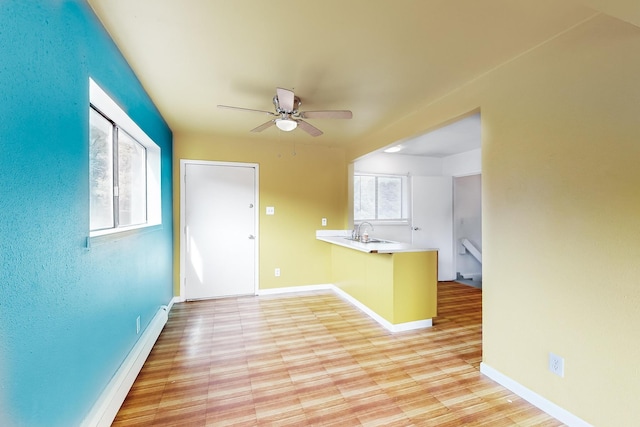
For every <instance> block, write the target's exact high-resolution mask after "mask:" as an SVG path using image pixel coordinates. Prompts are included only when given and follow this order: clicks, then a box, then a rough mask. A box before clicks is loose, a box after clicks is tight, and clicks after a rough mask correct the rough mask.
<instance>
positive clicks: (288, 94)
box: [276, 87, 295, 112]
mask: <svg viewBox="0 0 640 427" xmlns="http://www.w3.org/2000/svg"><path fill="white" fill-rule="evenodd" d="M276 94H277V95H278V104H279V105H280V108H281V109H283V110H284V111H289V112H290V111H293V104H294V100H295V95H294V94H293V92H292V91H290V90H289V89H283V88H281V87H279V88H277V89H276Z"/></svg>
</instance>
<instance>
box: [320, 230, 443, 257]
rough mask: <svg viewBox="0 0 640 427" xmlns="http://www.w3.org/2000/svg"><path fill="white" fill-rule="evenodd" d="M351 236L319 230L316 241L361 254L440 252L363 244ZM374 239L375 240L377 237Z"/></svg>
mask: <svg viewBox="0 0 640 427" xmlns="http://www.w3.org/2000/svg"><path fill="white" fill-rule="evenodd" d="M350 236H351V231H350V230H318V231H317V232H316V239H318V240H321V241H323V242H327V243H332V244H334V245H338V246H342V247H345V248H349V249H354V250H356V251H360V252H368V253H379V254H393V253H398V252H428V251H437V250H438V249H437V248H423V247H419V246H414V245H412V244H409V243H400V242H385V243H373V242H369V243H362V242H358V241H355V240H350V239H348V237H350ZM373 238H375V236H374V237H373Z"/></svg>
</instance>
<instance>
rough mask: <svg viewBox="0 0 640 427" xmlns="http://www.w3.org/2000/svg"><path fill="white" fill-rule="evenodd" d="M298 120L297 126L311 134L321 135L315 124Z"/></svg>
mask: <svg viewBox="0 0 640 427" xmlns="http://www.w3.org/2000/svg"><path fill="white" fill-rule="evenodd" d="M296 121H297V122H298V127H299V128H300V129H302V130H303V131H305V132H306V133H308V134H309V135H311V136H320V135H322V131H321V130H320V129H318V128H317V127H315V126H312V125H310V124H309V123H307V122H305V121H304V120H296Z"/></svg>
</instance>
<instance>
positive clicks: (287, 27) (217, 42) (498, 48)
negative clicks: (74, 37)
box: [88, 0, 617, 156]
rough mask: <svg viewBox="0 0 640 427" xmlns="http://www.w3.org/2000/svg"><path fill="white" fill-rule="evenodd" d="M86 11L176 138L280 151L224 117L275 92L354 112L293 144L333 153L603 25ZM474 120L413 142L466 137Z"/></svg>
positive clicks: (142, 7)
mask: <svg viewBox="0 0 640 427" xmlns="http://www.w3.org/2000/svg"><path fill="white" fill-rule="evenodd" d="M88 1H89V4H90V5H91V6H92V8H93V9H94V10H95V11H96V14H97V15H98V17H99V18H100V20H101V21H102V22H103V24H104V25H105V27H106V28H107V30H108V31H109V33H110V34H111V36H112V37H113V39H114V40H115V42H116V44H117V45H118V47H119V48H120V50H121V51H122V52H123V54H124V55H125V57H126V58H127V61H128V62H129V63H130V65H131V67H132V68H133V70H134V71H135V72H136V74H137V75H138V77H139V79H140V81H141V82H142V84H143V85H144V87H145V88H146V90H147V92H148V93H149V95H150V96H151V98H152V99H153V101H154V102H155V104H156V105H157V107H158V109H159V110H160V112H161V113H162V115H163V116H164V118H165V119H166V120H167V123H168V124H169V126H170V127H171V128H172V130H173V131H174V133H176V134H181V133H194V132H202V133H206V134H208V135H213V136H219V137H229V138H243V139H247V140H255V141H260V140H264V139H273V140H277V139H279V138H281V136H282V135H281V133H282V132H281V131H279V130H277V128H275V127H271V128H269V129H267V130H265V131H264V132H262V133H250V132H249V130H251V129H253V128H254V127H256V126H258V125H260V124H261V123H264V122H265V121H266V120H268V119H269V117H268V116H266V115H261V114H256V113H247V112H239V111H232V110H223V109H219V108H216V105H217V104H225V105H234V106H239V107H245V108H252V109H259V110H272V109H273V105H272V103H271V100H272V98H273V95H274V94H275V88H276V87H278V86H280V87H284V88H288V89H292V90H294V91H295V93H296V95H298V96H299V97H300V98H301V99H302V108H301V110H323V109H350V110H352V111H353V115H354V117H353V119H352V120H326V119H325V120H321V119H316V120H311V119H310V120H308V121H309V122H310V123H312V124H313V125H315V126H317V127H319V128H320V129H322V130H323V131H324V132H325V133H324V135H322V136H319V137H317V138H312V137H310V136H308V135H306V134H305V133H303V132H302V131H301V130H296V131H294V132H293V134H295V138H298V140H299V141H300V142H302V143H314V144H322V145H328V146H338V147H346V146H348V145H349V144H351V143H354V142H356V141H359V140H363V139H366V138H367V136H368V135H371V134H373V133H375V132H378V131H380V130H381V129H383V128H384V127H385V126H387V125H388V124H389V123H391V122H394V121H397V120H399V119H400V118H402V117H404V116H406V115H408V114H410V113H411V112H413V111H415V110H417V109H418V108H420V106H424V105H426V104H429V103H431V102H433V101H435V100H436V99H438V98H440V97H442V96H445V95H446V94H447V93H449V92H451V91H453V90H455V89H456V88H459V87H461V86H463V85H464V84H465V83H467V82H469V81H471V80H473V79H475V78H477V77H479V76H480V75H482V74H484V73H487V72H489V71H490V70H492V69H494V68H496V67H499V66H500V65H501V64H504V63H506V62H508V61H509V60H511V59H512V58H514V57H516V56H518V55H520V54H522V53H523V52H526V51H528V50H530V49H533V48H535V47H536V46H538V45H540V44H541V43H544V42H545V41H547V40H549V39H551V38H553V37H554V36H556V35H558V34H559V33H561V32H563V31H566V30H567V29H569V28H571V27H572V26H575V25H577V24H578V23H580V22H582V21H584V20H585V19H589V18H590V17H592V16H594V15H595V14H596V13H597V12H596V11H594V10H593V9H591V8H590V7H587V6H584V5H583V3H588V4H590V5H591V3H593V2H594V1H595V0H446V1H445V0H403V1H401V2H397V1H396V2H391V1H388V0H349V1H343V0H322V1H314V2H311V1H298V2H291V1H284V0H270V1H261V0H233V1H230V0H182V1H175V0H88ZM615 1H617V0H615ZM478 107H481V106H478ZM469 120H470V121H469V122H463V123H461V124H459V125H457V126H456V127H454V128H453V129H455V130H453V129H451V128H447V129H442V130H440V131H436V132H434V133H432V134H430V135H428V136H425V137H421V138H419V141H418V144H419V145H421V146H426V145H428V143H427V142H425V141H431V140H435V139H438V140H440V141H443V140H444V139H445V138H446V137H447V136H450V134H451V133H455V134H456V135H458V134H463V135H468V133H469V132H470V131H469V129H468V128H469V127H473V126H474V123H472V122H473V119H469ZM407 136H408V135H397V138H396V139H397V140H401V139H403V138H406V137H407ZM467 139H468V138H467V137H466V136H465V137H464V138H462V137H458V138H456V144H463V143H470V141H467ZM389 143H390V144H391V143H393V141H389ZM453 149H454V147H453V145H452V144H451V143H450V142H449V143H448V145H446V146H444V147H440V148H438V149H435V148H430V150H434V151H432V154H431V155H434V156H436V155H437V156H443V155H447V154H448V153H449V152H450V151H451V150H453ZM415 150H418V148H415ZM419 152H420V153H421V154H425V153H424V152H423V151H422V149H421V150H420V151H419ZM406 153H409V151H407V152H406ZM416 153H418V151H416Z"/></svg>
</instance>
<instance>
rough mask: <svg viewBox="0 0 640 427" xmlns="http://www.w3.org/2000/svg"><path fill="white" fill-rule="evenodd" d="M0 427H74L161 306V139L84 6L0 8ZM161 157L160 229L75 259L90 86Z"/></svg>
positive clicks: (154, 119)
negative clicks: (135, 127) (119, 108)
mask: <svg viewBox="0 0 640 427" xmlns="http://www.w3.org/2000/svg"><path fill="white" fill-rule="evenodd" d="M0 58H2V59H1V61H0V148H1V152H0V153H1V154H0V182H1V183H2V190H0V287H1V292H2V298H0V378H1V379H2V380H1V381H0V425H3V426H14V425H16V426H17V425H19V426H72V425H78V424H79V423H80V422H81V420H82V419H83V417H84V416H85V415H86V414H87V412H88V411H89V410H90V408H91V406H92V405H93V403H94V402H95V400H96V399H97V398H98V396H99V395H100V393H101V391H102V390H103V388H104V387H105V385H106V384H107V383H108V381H109V380H110V378H111V376H112V375H113V374H114V372H115V371H116V369H117V368H118V366H119V365H120V363H121V362H122V361H123V360H124V358H125V357H126V355H127V353H128V352H129V350H130V349H131V348H132V347H133V345H134V344H135V342H136V340H137V338H138V335H136V328H135V325H136V323H135V321H136V317H137V316H141V323H142V328H143V329H144V328H145V327H146V325H147V324H148V322H149V321H150V320H151V318H152V317H153V315H154V314H155V312H156V311H157V310H158V308H159V306H160V305H162V304H167V303H168V302H169V301H170V299H171V297H172V284H171V277H172V262H171V252H172V235H171V227H172V216H171V150H172V134H171V130H170V129H169V128H168V126H167V125H166V123H165V122H164V120H163V119H162V117H161V116H160V114H159V113H158V111H157V110H156V108H155V107H154V105H153V104H152V102H151V100H150V99H149V97H148V96H147V95H146V93H145V92H144V90H143V88H142V86H141V85H140V83H139V81H138V80H137V78H136V77H135V75H134V74H133V72H132V71H131V69H130V68H129V66H128V65H127V63H126V62H125V61H124V59H123V58H122V56H121V55H120V53H119V52H118V50H117V49H116V47H115V45H114V44H113V43H112V41H111V40H110V38H109V36H108V35H107V33H106V32H105V31H104V30H103V28H102V26H101V25H100V23H99V21H98V20H97V18H96V17H95V16H94V15H93V12H92V11H91V9H90V8H89V7H88V6H87V5H86V3H85V2H84V1H79V0H78V1H72V0H59V1H38V2H25V1H22V0H6V1H2V2H0ZM90 76H91V77H92V78H93V79H94V80H96V82H98V84H100V85H101V86H102V87H103V88H104V89H105V90H106V91H107V92H109V93H110V94H111V96H112V97H113V98H114V99H115V100H116V102H118V103H119V104H120V105H121V106H122V108H123V109H124V110H125V111H127V112H128V114H129V115H130V117H131V118H132V119H133V120H134V121H136V122H137V123H138V125H139V126H140V127H141V128H142V129H143V130H144V131H145V132H146V133H147V134H148V135H149V136H150V137H151V138H152V139H154V140H155V142H156V143H157V144H158V145H159V146H160V147H161V150H162V171H163V173H162V186H163V189H162V210H163V215H162V221H163V225H162V227H157V228H154V229H153V230H150V231H147V232H142V233H135V234H132V235H129V236H127V237H124V238H121V239H117V240H110V241H108V242H103V243H102V244H100V245H94V246H93V247H92V248H91V250H87V249H85V239H86V237H87V235H88V230H89V185H88V182H89V170H88V132H89V127H88V106H89V90H88V88H89V86H88V79H89V77H90Z"/></svg>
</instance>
